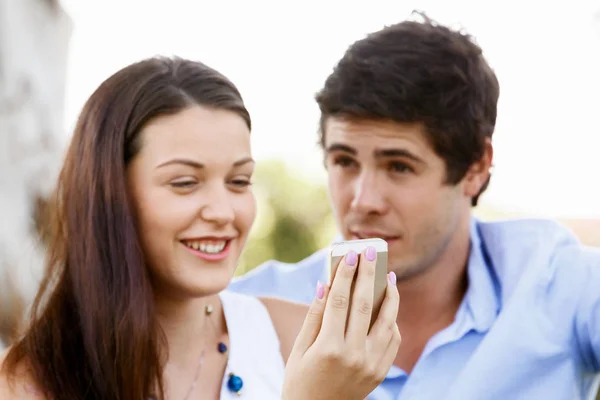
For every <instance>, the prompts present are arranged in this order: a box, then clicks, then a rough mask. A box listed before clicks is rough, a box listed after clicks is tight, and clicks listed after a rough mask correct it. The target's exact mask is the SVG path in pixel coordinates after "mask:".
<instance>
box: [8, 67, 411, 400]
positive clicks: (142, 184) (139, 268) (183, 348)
mask: <svg viewBox="0 0 600 400" xmlns="http://www.w3.org/2000/svg"><path fill="white" fill-rule="evenodd" d="M250 128H251V123H250V116H249V114H248V112H247V110H246V108H245V106H244V103H243V101H242V98H241V96H240V94H239V93H238V90H237V89H236V87H235V86H234V85H233V84H232V83H231V82H230V81H229V80H227V78H225V77H224V76H223V75H221V74H220V73H218V72H217V71H215V70H213V69H211V68H209V67H208V66H206V65H204V64H202V63H199V62H192V61H188V60H182V59H168V58H153V59H149V60H145V61H142V62H139V63H136V64H133V65H130V66H128V67H126V68H124V69H123V70H121V71H119V72H117V73H116V74H115V75H113V76H112V77H110V78H109V79H108V80H106V81H105V82H104V83H102V84H101V85H100V87H99V88H98V89H97V90H96V91H95V93H94V94H92V96H91V98H90V99H89V100H88V102H87V103H86V105H85V106H84V108H83V111H82V113H81V116H80V118H79V121H78V124H77V127H76V129H75V133H74V136H73V139H72V142H71V145H70V148H69V151H68V154H67V157H66V160H65V162H64V166H63V169H62V172H61V175H60V179H59V183H58V187H57V199H56V201H57V204H58V208H57V210H56V214H55V221H54V225H55V227H56V231H55V233H54V235H53V237H52V242H51V245H50V246H49V253H48V270H47V276H46V277H45V280H44V281H43V283H42V285H41V288H40V292H39V294H38V297H37V299H36V303H35V306H34V312H33V319H32V323H31V325H30V327H29V328H28V329H27V331H26V332H25V334H24V335H23V337H22V339H21V340H20V341H18V342H17V343H16V344H15V345H14V346H13V347H12V348H11V349H10V350H9V352H8V354H7V355H6V357H5V359H4V361H3V367H2V375H0V398H3V399H4V398H10V399H25V398H27V399H29V398H40V399H49V400H50V399H51V400H58V399H102V400H106V399H121V400H146V399H150V398H155V399H173V400H180V399H181V400H183V399H219V398H220V399H227V398H234V397H237V396H238V395H241V396H242V398H244V397H245V398H247V399H261V400H269V399H280V398H284V399H290V400H295V399H302V400H305V399H313V400H318V399H332V398H336V399H362V398H364V397H365V396H366V395H367V394H368V393H369V392H370V391H372V390H373V389H374V388H375V387H376V386H377V385H378V384H379V382H380V381H381V380H383V378H384V376H385V374H386V373H387V371H388V369H389V367H390V366H391V364H392V362H393V360H394V358H395V355H396V352H397V349H398V346H399V343H400V336H399V333H398V327H397V325H396V323H395V318H396V314H397V308H398V293H397V291H396V286H395V284H394V280H395V277H394V276H390V285H388V291H387V295H386V300H385V303H384V305H383V307H382V309H381V312H380V314H379V317H378V320H377V321H376V323H375V325H374V326H373V328H372V329H371V330H370V331H369V320H370V317H369V314H370V310H371V307H372V288H373V275H374V262H375V260H374V257H375V254H374V252H372V250H370V249H367V251H366V252H365V253H364V254H362V255H360V256H358V255H357V254H355V253H349V254H348V255H347V256H346V259H345V260H344V261H342V263H341V264H342V265H340V268H339V269H338V273H336V277H335V279H334V281H333V282H332V284H331V287H326V286H324V285H319V286H318V287H317V289H316V296H315V301H314V303H313V304H312V305H311V307H310V309H309V310H307V309H306V308H305V307H304V306H302V305H298V304H292V303H286V302H284V301H281V300H277V299H260V300H259V299H256V298H252V297H247V296H242V295H236V294H233V293H229V292H227V291H225V290H224V289H225V288H226V287H227V285H228V283H229V281H230V279H231V277H232V275H233V272H234V269H235V266H236V263H237V260H238V257H239V256H240V253H241V251H242V249H243V247H244V244H245V242H246V238H247V236H248V232H249V231H250V228H251V226H252V223H253V221H254V216H255V200H254V197H253V194H252V191H251V189H250V185H251V178H252V172H253V168H254V161H253V159H252V154H251V151H250ZM355 276H356V284H355V287H354V288H353V289H351V288H352V280H353V278H354V277H355ZM351 290H352V291H353V293H352V295H353V296H354V298H355V299H356V301H352V302H351V304H349V302H348V299H349V298H350V295H351V293H350V292H351ZM307 311H308V314H307ZM298 332H300V333H298ZM294 342H295V347H294ZM285 362H287V368H286V369H285V376H284V363H285Z"/></svg>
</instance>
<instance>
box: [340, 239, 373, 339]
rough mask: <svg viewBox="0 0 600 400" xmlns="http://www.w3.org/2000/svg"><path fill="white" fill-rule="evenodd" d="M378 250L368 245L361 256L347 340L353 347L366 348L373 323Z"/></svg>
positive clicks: (351, 305) (353, 292)
mask: <svg viewBox="0 0 600 400" xmlns="http://www.w3.org/2000/svg"><path fill="white" fill-rule="evenodd" d="M376 262H377V251H376V250H375V248H374V247H372V246H369V247H367V248H366V249H365V250H364V251H363V253H362V254H361V256H360V260H359V262H358V269H357V272H356V276H357V278H356V282H355V284H354V290H353V291H352V302H351V303H350V316H349V318H348V327H347V329H346V341H347V342H348V344H349V345H350V346H354V347H352V348H356V349H357V348H359V346H360V347H361V348H364V346H365V339H366V337H367V334H368V333H369V327H370V325H371V314H372V312H373V295H374V287H375V264H376Z"/></svg>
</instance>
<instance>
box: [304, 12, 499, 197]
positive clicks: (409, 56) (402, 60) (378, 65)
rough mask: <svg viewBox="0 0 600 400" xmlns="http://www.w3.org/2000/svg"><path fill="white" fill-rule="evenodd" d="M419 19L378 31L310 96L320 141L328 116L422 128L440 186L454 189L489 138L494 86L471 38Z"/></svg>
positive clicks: (359, 44) (495, 98) (492, 76)
mask: <svg viewBox="0 0 600 400" xmlns="http://www.w3.org/2000/svg"><path fill="white" fill-rule="evenodd" d="M419 14H420V15H421V16H422V17H423V18H424V22H415V21H404V22H401V23H398V24H395V25H391V26H388V27H385V28H384V29H382V30H380V31H377V32H374V33H371V34H369V35H367V36H366V37H365V38H364V39H361V40H359V41H357V42H355V43H354V44H352V45H351V46H350V47H349V48H348V50H347V51H346V53H345V54H344V56H343V57H342V59H341V60H340V61H339V63H338V64H337V65H336V67H335V68H334V70H333V72H332V73H331V75H329V77H328V78H327V80H326V81H325V85H324V87H323V88H322V89H321V90H320V91H319V92H318V93H317V95H316V100H317V103H318V104H319V108H320V109H321V123H320V124H321V126H320V142H321V145H322V146H324V145H325V123H326V121H327V118H329V117H344V118H357V119H366V120H391V121H395V122H400V123H422V124H423V125H424V127H425V128H426V133H427V135H428V139H429V140H430V142H431V144H432V146H433V148H434V150H435V152H436V153H437V154H438V155H439V156H440V157H442V158H443V159H444V161H445V163H446V170H447V172H446V183H448V184H456V183H458V182H459V181H460V180H461V179H462V178H463V177H464V176H465V174H466V172H467V170H468V169H469V167H470V166H471V165H472V164H473V163H474V162H475V161H477V160H479V159H481V157H482V156H483V152H484V149H485V141H486V138H491V137H492V134H493V132H494V126H495V124H496V106H497V103H498V97H499V93H500V87H499V84H498V80H497V78H496V75H495V73H494V72H493V71H492V69H491V68H490V66H489V65H488V63H487V62H486V60H485V59H484V57H483V54H482V51H481V48H480V47H479V46H478V45H477V44H476V43H475V42H474V40H473V39H472V37H471V36H469V35H467V34H464V33H462V32H460V31H454V30H452V29H450V28H448V27H445V26H442V25H440V24H438V23H435V22H434V21H432V20H431V19H430V18H429V17H427V16H426V15H425V14H423V13H419ZM488 183H489V180H488V182H486V183H485V185H484V186H483V187H482V189H481V191H480V193H479V194H478V195H477V196H475V197H474V198H473V199H472V204H473V205H477V200H478V198H479V195H481V193H483V191H484V190H485V189H486V188H487V185H488Z"/></svg>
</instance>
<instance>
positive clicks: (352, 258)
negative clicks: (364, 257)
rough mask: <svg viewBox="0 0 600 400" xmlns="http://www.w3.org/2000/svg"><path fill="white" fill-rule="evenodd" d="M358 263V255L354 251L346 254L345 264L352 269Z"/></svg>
mask: <svg viewBox="0 0 600 400" xmlns="http://www.w3.org/2000/svg"><path fill="white" fill-rule="evenodd" d="M357 261H358V254H356V252H355V251H354V250H349V251H348V254H346V264H347V265H348V266H349V267H354V266H355V265H356V262H357Z"/></svg>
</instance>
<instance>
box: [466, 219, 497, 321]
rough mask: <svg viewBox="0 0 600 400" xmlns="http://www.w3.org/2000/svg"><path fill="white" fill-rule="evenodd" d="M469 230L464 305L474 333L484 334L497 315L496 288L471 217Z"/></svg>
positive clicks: (477, 228)
mask: <svg viewBox="0 0 600 400" xmlns="http://www.w3.org/2000/svg"><path fill="white" fill-rule="evenodd" d="M470 230H471V233H470V238H471V250H470V255H469V263H468V265H467V276H468V279H469V286H468V288H467V292H466V293H465V298H464V303H465V305H466V307H467V310H468V314H469V317H470V318H471V319H472V323H473V328H474V329H475V330H476V331H478V332H485V331H487V330H488V329H489V328H490V327H491V326H492V324H493V323H494V320H495V319H496V316H497V315H498V312H499V311H500V284H499V280H498V278H497V276H496V274H495V272H494V267H493V265H492V262H491V259H490V257H489V255H488V253H487V249H486V246H485V243H484V242H483V241H482V239H481V234H480V231H479V222H478V221H477V219H476V218H475V217H472V218H471V227H470Z"/></svg>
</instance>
